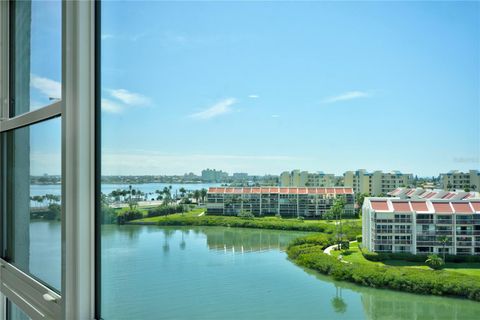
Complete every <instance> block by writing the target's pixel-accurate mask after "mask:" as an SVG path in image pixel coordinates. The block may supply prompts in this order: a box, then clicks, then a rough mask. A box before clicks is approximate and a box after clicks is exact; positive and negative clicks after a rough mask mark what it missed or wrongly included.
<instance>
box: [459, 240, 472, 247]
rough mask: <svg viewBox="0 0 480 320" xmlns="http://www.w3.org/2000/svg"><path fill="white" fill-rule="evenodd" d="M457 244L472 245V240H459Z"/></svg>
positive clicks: (462, 245)
mask: <svg viewBox="0 0 480 320" xmlns="http://www.w3.org/2000/svg"><path fill="white" fill-rule="evenodd" d="M457 246H460V247H471V246H472V241H457Z"/></svg>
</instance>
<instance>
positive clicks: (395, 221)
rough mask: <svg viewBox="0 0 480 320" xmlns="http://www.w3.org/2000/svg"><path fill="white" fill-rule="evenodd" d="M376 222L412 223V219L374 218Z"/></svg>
mask: <svg viewBox="0 0 480 320" xmlns="http://www.w3.org/2000/svg"><path fill="white" fill-rule="evenodd" d="M372 221H373V222H376V223H412V219H376V220H375V219H372Z"/></svg>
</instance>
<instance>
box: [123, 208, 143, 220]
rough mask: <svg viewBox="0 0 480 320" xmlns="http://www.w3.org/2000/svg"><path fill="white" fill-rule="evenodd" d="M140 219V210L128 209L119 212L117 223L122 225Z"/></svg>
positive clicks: (141, 215) (141, 216)
mask: <svg viewBox="0 0 480 320" xmlns="http://www.w3.org/2000/svg"><path fill="white" fill-rule="evenodd" d="M141 218H143V214H142V212H141V211H140V210H138V209H133V210H131V209H130V208H125V209H123V210H121V211H120V213H119V214H118V216H117V223H118V224H124V223H125V222H127V221H131V220H135V219H141Z"/></svg>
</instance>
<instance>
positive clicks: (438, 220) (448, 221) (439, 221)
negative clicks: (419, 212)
mask: <svg viewBox="0 0 480 320" xmlns="http://www.w3.org/2000/svg"><path fill="white" fill-rule="evenodd" d="M452 223H453V221H452V220H451V219H450V220H443V219H437V224H452Z"/></svg>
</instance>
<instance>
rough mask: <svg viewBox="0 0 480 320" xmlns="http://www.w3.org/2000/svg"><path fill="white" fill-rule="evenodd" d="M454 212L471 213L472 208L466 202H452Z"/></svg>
mask: <svg viewBox="0 0 480 320" xmlns="http://www.w3.org/2000/svg"><path fill="white" fill-rule="evenodd" d="M452 206H453V209H454V210H455V213H457V212H458V213H472V212H473V210H472V208H471V207H470V204H469V203H468V202H452Z"/></svg>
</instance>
